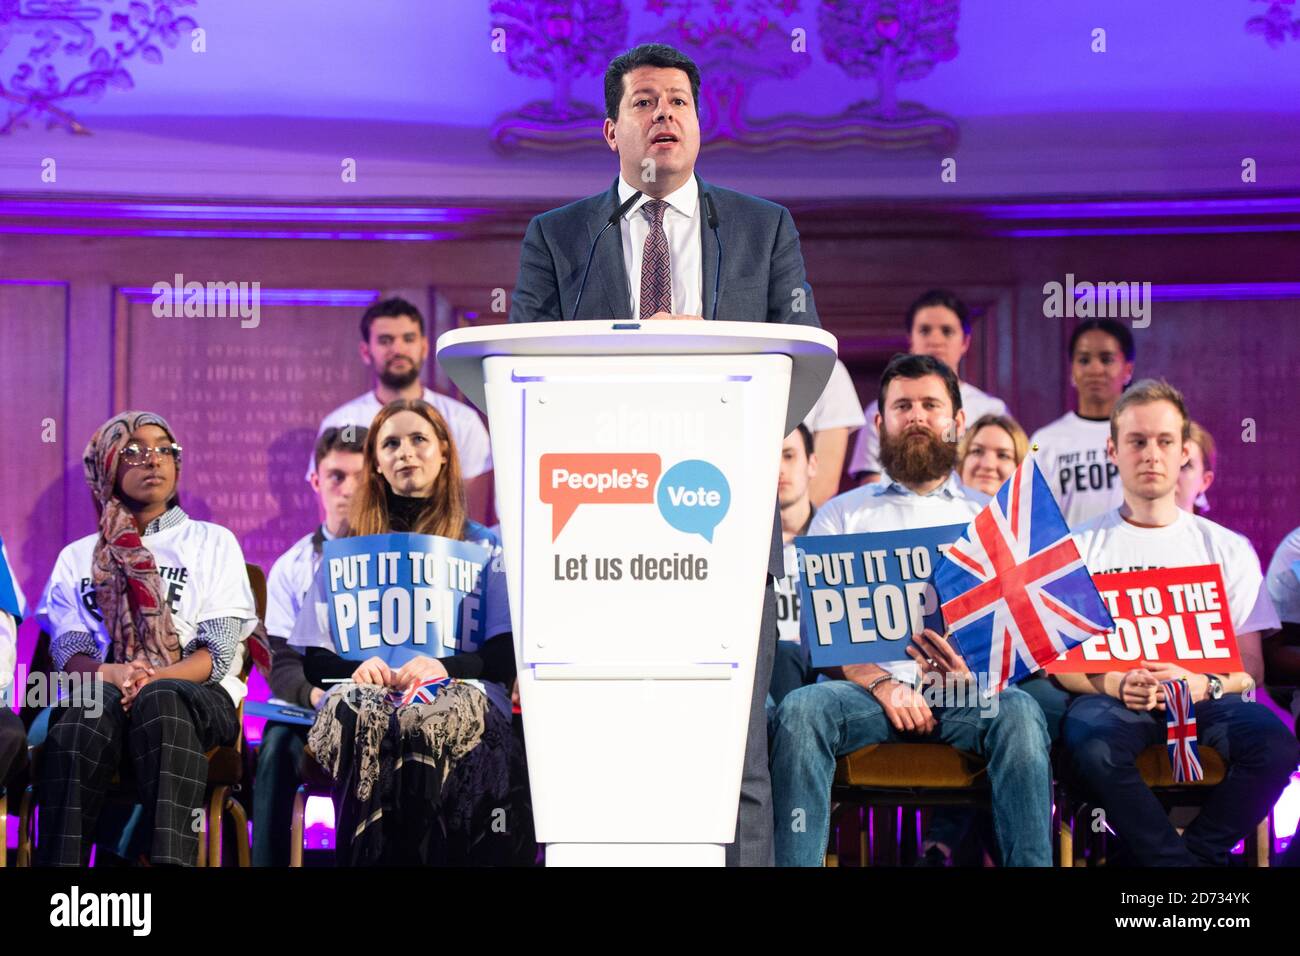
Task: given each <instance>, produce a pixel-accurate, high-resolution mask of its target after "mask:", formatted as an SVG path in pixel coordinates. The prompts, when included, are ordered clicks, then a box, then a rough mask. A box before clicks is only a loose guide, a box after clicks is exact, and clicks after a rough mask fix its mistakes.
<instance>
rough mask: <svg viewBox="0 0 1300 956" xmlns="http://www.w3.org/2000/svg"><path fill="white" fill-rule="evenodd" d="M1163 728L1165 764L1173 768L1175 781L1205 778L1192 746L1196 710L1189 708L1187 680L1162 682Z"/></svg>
mask: <svg viewBox="0 0 1300 956" xmlns="http://www.w3.org/2000/svg"><path fill="white" fill-rule="evenodd" d="M1161 686H1162V687H1163V688H1164V689H1165V727H1166V731H1167V734H1168V738H1167V739H1168V741H1169V765H1170V766H1171V767H1173V770H1174V781H1175V782H1176V783H1190V782H1192V781H1195V780H1201V779H1203V778H1204V777H1205V771H1204V770H1203V769H1202V768H1201V752H1200V751H1199V750H1198V749H1197V747H1196V710H1195V708H1194V707H1192V693H1191V691H1190V690H1188V688H1187V681H1186V680H1185V679H1182V678H1180V679H1179V680H1167V681H1164V682H1163V683H1162V684H1161Z"/></svg>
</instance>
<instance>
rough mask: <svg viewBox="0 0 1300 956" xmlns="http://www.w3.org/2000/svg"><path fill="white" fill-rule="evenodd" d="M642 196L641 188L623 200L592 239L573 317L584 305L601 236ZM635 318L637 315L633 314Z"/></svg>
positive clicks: (576, 315)
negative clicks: (584, 297) (583, 299)
mask: <svg viewBox="0 0 1300 956" xmlns="http://www.w3.org/2000/svg"><path fill="white" fill-rule="evenodd" d="M640 198H641V190H639V189H638V190H637V191H636V192H634V193H633V194H632V195H630V196H628V197H627V199H625V200H624V201H623V205H621V206H619V207H618V208H617V209H615V210H614V211H613V212H612V213H611V214H610V217H609V219H608V220H607V221H606V222H605V225H603V226H601V227H600V232H598V233H596V238H595V239H593V240H591V249H590V250H588V252H587V268H585V269H584V270H582V282H581V284H579V286H578V298H577V299H576V300H574V303H573V317H574V318H575V319H576V318H577V317H578V306H580V305H582V293H583V292H585V291H586V289H587V276H589V275H591V260H592V259H594V258H595V256H596V243H598V242H600V237H601V236H603V235H604V234H605V230H606V229H608V228H609V227H610V226H612V225H614V223H616V222H618V221H619V220H620V219H622V218H623V217H624V216H625V215H627V211H628V210H629V209H631V208H632V206H633V204H634V203H635V202H636V201H637V200H638V199H640ZM633 318H636V317H635V316H633Z"/></svg>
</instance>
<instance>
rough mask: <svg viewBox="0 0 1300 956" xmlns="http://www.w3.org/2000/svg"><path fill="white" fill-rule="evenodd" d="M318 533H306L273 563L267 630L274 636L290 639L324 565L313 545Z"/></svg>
mask: <svg viewBox="0 0 1300 956" xmlns="http://www.w3.org/2000/svg"><path fill="white" fill-rule="evenodd" d="M319 530H320V531H321V533H322V534H323V536H324V538H325V540H326V541H329V540H330V538H331V537H333V536H332V535H331V534H330V533H329V532H328V531H326V530H325V529H324V528H323V527H322V528H320V529H319ZM315 536H316V532H315V531H313V532H312V533H311V534H305V535H303V536H302V537H301V538H299V539H298V540H297V541H295V542H294V543H293V546H292V547H290V548H289V550H288V551H286V552H285V553H284V554H282V555H280V556H279V557H278V558H276V559H275V564H273V565H271V573H270V574H269V575H267V578H266V633H267V634H269V635H271V637H280V638H284V639H286V640H287V639H288V637H289V635H290V634H292V633H293V622H294V621H296V620H297V619H298V612H299V611H301V610H302V605H303V602H304V600H305V599H306V597H307V591H308V590H309V589H310V588H311V582H312V580H313V579H314V578H315V577H316V569H317V568H319V567H320V555H319V554H317V553H316V549H315V548H314V547H313V546H312V539H313V538H314V537H315Z"/></svg>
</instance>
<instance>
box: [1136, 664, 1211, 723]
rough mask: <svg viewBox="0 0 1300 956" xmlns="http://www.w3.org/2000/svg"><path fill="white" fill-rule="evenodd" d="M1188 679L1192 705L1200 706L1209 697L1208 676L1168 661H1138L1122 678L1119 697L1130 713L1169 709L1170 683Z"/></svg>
mask: <svg viewBox="0 0 1300 956" xmlns="http://www.w3.org/2000/svg"><path fill="white" fill-rule="evenodd" d="M1180 678H1186V679H1187V689H1188V691H1189V692H1190V693H1191V696H1192V703H1194V704H1198V703H1200V702H1201V701H1203V700H1205V699H1206V697H1207V696H1208V692H1209V688H1210V679H1209V678H1208V677H1207V676H1205V675H1204V674H1193V673H1192V672H1191V671H1189V670H1187V669H1186V668H1184V667H1179V666H1178V665H1177V664H1170V663H1168V662H1167V661H1138V666H1137V667H1136V668H1134V669H1133V670H1131V671H1125V672H1124V674H1123V676H1121V677H1120V679H1119V687H1118V688H1117V689H1116V692H1115V696H1116V697H1118V698H1119V700H1120V702H1121V703H1123V705H1124V706H1125V707H1127V708H1128V709H1129V710H1136V711H1145V710H1159V711H1163V710H1164V709H1165V689H1164V687H1163V686H1161V685H1162V684H1163V683H1164V682H1165V681H1168V680H1179V679H1180Z"/></svg>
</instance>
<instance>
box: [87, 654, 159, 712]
mask: <svg viewBox="0 0 1300 956" xmlns="http://www.w3.org/2000/svg"><path fill="white" fill-rule="evenodd" d="M99 674H100V676H102V677H103V678H104V680H106V681H108V682H109V683H110V684H112V685H113V686H114V687H116V688H117V689H118V690H120V691H121V692H122V709H123V710H126V711H129V710H130V709H131V705H132V704H133V703H135V699H136V698H137V697H139V696H140V691H141V690H143V689H144V686H145V685H146V684H148V683H149V682H150V681H152V680H154V679H155V677H156V676H157V674H158V672H157V670H155V669H154V667H153V665H152V664H150V663H149V662H148V661H147V660H145V659H144V658H143V657H137V658H136V659H135V660H133V661H129V662H128V663H125V664H100V665H99Z"/></svg>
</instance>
